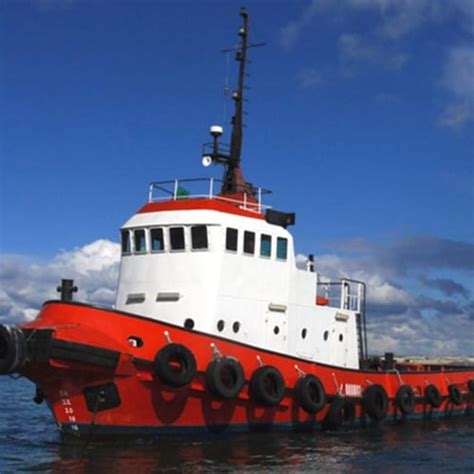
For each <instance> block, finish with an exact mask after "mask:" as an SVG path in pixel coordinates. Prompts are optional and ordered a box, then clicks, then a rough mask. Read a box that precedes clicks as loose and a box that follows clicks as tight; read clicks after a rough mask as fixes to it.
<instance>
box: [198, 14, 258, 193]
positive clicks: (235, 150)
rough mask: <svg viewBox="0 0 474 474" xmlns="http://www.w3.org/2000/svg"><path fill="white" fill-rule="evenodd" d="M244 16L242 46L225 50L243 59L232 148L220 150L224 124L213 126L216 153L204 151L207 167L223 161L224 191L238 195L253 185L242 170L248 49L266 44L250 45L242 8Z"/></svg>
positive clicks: (233, 119)
mask: <svg viewBox="0 0 474 474" xmlns="http://www.w3.org/2000/svg"><path fill="white" fill-rule="evenodd" d="M240 16H241V17H242V19H243V25H242V26H241V27H240V29H239V36H240V38H241V41H240V43H239V45H238V46H236V47H235V48H230V49H226V50H224V51H223V52H226V53H229V52H233V51H235V53H236V54H235V59H236V61H238V62H239V76H238V83H237V90H236V91H234V92H233V94H232V98H233V100H234V103H235V112H234V116H233V117H232V135H231V142H230V148H228V149H226V150H225V151H226V152H225V153H224V152H223V151H221V150H220V149H219V142H218V138H219V136H220V134H221V133H222V129H221V128H220V127H211V135H212V136H213V138H214V141H213V143H212V144H209V145H210V147H211V149H212V152H211V153H204V154H203V155H204V160H205V161H206V166H207V165H208V164H210V163H211V162H212V163H219V164H223V165H224V167H225V170H224V179H223V183H222V189H221V194H237V193H244V192H245V193H248V194H252V187H251V185H249V184H247V183H246V182H245V180H244V178H243V176H242V171H241V169H240V159H241V153H242V138H243V120H242V117H243V113H244V112H243V103H244V90H245V85H244V82H245V66H246V65H247V49H248V48H252V47H255V46H263V43H261V44H250V45H249V43H248V33H249V26H248V24H249V21H248V13H247V9H246V8H244V7H242V8H241V9H240ZM213 129H214V131H213ZM205 147H206V145H205ZM203 162H204V161H203Z"/></svg>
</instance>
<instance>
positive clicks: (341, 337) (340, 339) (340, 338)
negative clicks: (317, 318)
mask: <svg viewBox="0 0 474 474" xmlns="http://www.w3.org/2000/svg"><path fill="white" fill-rule="evenodd" d="M343 339H344V336H343V335H342V334H339V342H342V340H343Z"/></svg>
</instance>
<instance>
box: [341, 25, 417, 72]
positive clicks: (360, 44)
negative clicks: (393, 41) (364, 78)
mask: <svg viewBox="0 0 474 474" xmlns="http://www.w3.org/2000/svg"><path fill="white" fill-rule="evenodd" d="M338 52H339V62H340V68H341V72H342V73H343V74H344V75H346V76H347V75H349V76H351V75H353V74H354V73H355V72H356V70H357V67H358V65H360V64H373V65H379V66H383V67H384V68H385V69H388V70H399V69H401V68H402V67H403V66H404V64H405V63H406V62H407V61H408V55H407V54H405V53H402V52H400V51H398V50H397V49H395V48H388V47H386V46H383V45H380V44H376V43H374V42H373V41H369V40H366V39H364V38H362V37H361V36H360V35H356V34H347V33H345V34H342V35H341V36H340V37H339V40H338Z"/></svg>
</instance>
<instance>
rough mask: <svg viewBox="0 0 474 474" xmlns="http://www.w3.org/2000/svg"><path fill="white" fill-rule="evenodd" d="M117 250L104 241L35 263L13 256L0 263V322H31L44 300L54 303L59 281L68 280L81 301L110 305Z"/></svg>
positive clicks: (118, 252) (115, 275) (118, 257)
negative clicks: (73, 284) (75, 286)
mask: <svg viewBox="0 0 474 474" xmlns="http://www.w3.org/2000/svg"><path fill="white" fill-rule="evenodd" d="M119 259H120V246H119V244H116V243H114V242H110V241H107V240H97V241H95V242H92V243H91V244H88V245H85V246H83V247H80V248H76V249H74V250H71V251H68V252H61V253H60V254H58V255H57V256H56V257H54V258H53V259H52V260H50V261H46V262H38V261H35V260H32V259H26V258H25V257H20V256H15V255H4V256H3V257H2V260H1V261H0V287H1V290H0V322H19V321H22V320H32V319H34V318H35V316H36V314H37V313H38V311H39V309H40V308H41V305H42V303H43V302H44V301H46V300H48V299H57V298H58V293H57V292H56V287H57V286H58V284H59V283H60V280H61V278H72V279H74V280H75V284H76V285H77V286H78V287H79V292H78V293H77V297H78V299H80V300H81V301H85V302H89V303H96V304H103V305H112V304H113V302H114V298H115V287H116V284H117V277H118V267H119Z"/></svg>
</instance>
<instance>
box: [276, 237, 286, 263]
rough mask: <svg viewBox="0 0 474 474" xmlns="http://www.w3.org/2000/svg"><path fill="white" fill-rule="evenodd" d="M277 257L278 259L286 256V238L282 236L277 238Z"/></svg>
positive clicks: (283, 258)
mask: <svg viewBox="0 0 474 474" xmlns="http://www.w3.org/2000/svg"><path fill="white" fill-rule="evenodd" d="M277 258H278V259H280V260H286V259H287V258H288V239H285V238H283V237H278V238H277Z"/></svg>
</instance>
